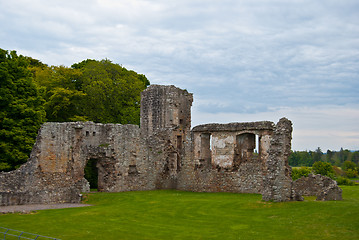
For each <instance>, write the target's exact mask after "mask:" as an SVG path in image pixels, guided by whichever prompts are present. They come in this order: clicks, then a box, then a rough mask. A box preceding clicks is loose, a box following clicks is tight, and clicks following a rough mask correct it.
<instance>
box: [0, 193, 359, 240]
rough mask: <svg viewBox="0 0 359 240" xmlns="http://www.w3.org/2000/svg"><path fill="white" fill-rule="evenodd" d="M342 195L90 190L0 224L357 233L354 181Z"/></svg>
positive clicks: (105, 233) (160, 234)
mask: <svg viewBox="0 0 359 240" xmlns="http://www.w3.org/2000/svg"><path fill="white" fill-rule="evenodd" d="M342 188H343V198H344V200H343V201H330V202H316V201H314V198H312V197H310V198H307V199H306V200H305V201H304V202H286V203H273V202H262V201H261V196H260V195H256V194H232V193H192V192H181V191H175V190H160V191H148V192H123V193H89V194H88V195H86V200H85V202H86V203H89V204H93V205H94V206H92V207H84V208H73V209H57V210H43V211H38V212H34V213H31V214H4V215H0V226H3V227H7V228H13V229H18V230H22V231H26V232H32V233H38V234H41V235H45V236H52V237H58V238H61V239H63V240H65V239H106V240H108V239H359V186H342Z"/></svg>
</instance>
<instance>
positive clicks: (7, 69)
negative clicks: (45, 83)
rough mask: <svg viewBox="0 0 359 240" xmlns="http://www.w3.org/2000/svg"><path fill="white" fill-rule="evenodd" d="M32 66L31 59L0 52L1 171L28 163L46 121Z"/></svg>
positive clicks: (14, 53) (0, 50)
mask: <svg viewBox="0 0 359 240" xmlns="http://www.w3.org/2000/svg"><path fill="white" fill-rule="evenodd" d="M28 67H29V61H28V60H27V58H25V57H23V56H18V55H17V54H16V52H15V51H12V52H8V51H5V50H3V49H0V171H1V170H4V171H7V170H11V169H14V168H15V167H17V166H19V165H21V164H22V163H24V162H26V160H27V158H28V156H29V154H30V152H31V149H32V147H33V144H34V142H35V138H36V135H37V131H38V129H39V127H40V125H41V124H42V123H43V122H44V121H45V110H44V100H43V98H42V97H41V95H40V94H39V91H38V88H37V87H36V85H35V84H34V83H33V79H32V74H31V72H30V70H29V69H28Z"/></svg>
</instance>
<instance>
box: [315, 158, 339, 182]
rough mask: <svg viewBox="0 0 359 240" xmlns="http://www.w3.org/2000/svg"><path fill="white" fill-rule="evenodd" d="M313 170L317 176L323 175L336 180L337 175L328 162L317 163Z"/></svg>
mask: <svg viewBox="0 0 359 240" xmlns="http://www.w3.org/2000/svg"><path fill="white" fill-rule="evenodd" d="M312 170H313V172H314V173H315V174H321V175H324V176H328V177H330V178H334V175H335V173H334V170H333V166H332V165H331V164H330V163H328V162H315V163H314V164H313V167H312Z"/></svg>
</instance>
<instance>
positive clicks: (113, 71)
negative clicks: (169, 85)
mask: <svg viewBox="0 0 359 240" xmlns="http://www.w3.org/2000/svg"><path fill="white" fill-rule="evenodd" d="M149 84H150V82H149V81H148V80H147V78H146V77H145V75H142V74H137V73H136V72H134V71H131V70H127V69H126V68H124V67H122V66H121V65H119V64H115V63H112V62H111V61H110V60H108V59H104V60H101V61H97V60H91V59H87V60H84V61H82V62H79V63H75V64H73V65H72V66H71V67H64V66H48V65H47V64H44V63H42V62H40V61H39V60H37V59H34V58H31V57H26V56H21V55H17V53H16V51H7V50H3V49H0V171H9V170H13V169H15V168H17V167H19V166H20V165H21V164H23V163H24V162H26V160H27V159H28V157H29V154H30V152H31V149H32V147H33V145H34V142H35V138H36V135H37V131H38V129H39V127H40V126H41V124H42V123H44V122H45V121H52V122H67V121H94V122H102V123H121V124H128V123H130V124H139V122H140V98H141V96H140V94H141V92H142V91H143V90H144V89H146V87H147V86H148V85H149Z"/></svg>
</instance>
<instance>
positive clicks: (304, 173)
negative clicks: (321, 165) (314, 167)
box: [292, 167, 312, 181]
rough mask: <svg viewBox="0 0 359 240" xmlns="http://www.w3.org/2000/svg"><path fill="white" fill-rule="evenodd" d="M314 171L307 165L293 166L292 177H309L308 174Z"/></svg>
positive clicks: (294, 178)
mask: <svg viewBox="0 0 359 240" xmlns="http://www.w3.org/2000/svg"><path fill="white" fill-rule="evenodd" d="M311 172H312V171H311V170H310V169H309V168H307V167H300V168H293V169H292V179H293V181H295V180H297V179H299V178H301V177H308V175H309V174H310V173H311Z"/></svg>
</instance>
